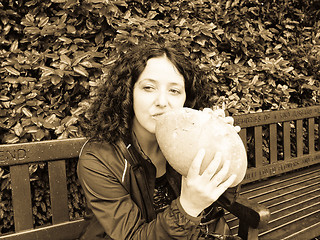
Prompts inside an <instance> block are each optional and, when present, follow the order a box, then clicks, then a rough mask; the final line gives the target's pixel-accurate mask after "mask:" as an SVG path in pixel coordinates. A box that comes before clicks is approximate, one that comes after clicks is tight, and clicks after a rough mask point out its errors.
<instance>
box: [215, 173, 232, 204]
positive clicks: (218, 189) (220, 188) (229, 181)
mask: <svg viewBox="0 0 320 240" xmlns="http://www.w3.org/2000/svg"><path fill="white" fill-rule="evenodd" d="M236 177H237V176H236V175H235V174H232V175H231V176H230V177H229V178H228V179H227V180H226V181H224V182H223V183H221V184H220V185H219V186H218V187H216V188H215V192H214V194H215V195H218V196H219V197H220V196H221V195H222V194H223V193H224V192H225V191H226V190H227V189H228V188H229V187H230V186H231V185H232V184H233V183H234V181H235V180H236ZM217 199H218V198H217Z"/></svg>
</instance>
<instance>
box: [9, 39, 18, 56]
mask: <svg viewBox="0 0 320 240" xmlns="http://www.w3.org/2000/svg"><path fill="white" fill-rule="evenodd" d="M18 47H19V41H18V40H15V41H14V42H13V43H12V45H11V47H10V52H13V53H15V52H17V50H18Z"/></svg>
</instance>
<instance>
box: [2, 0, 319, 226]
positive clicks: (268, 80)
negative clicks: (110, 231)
mask: <svg viewBox="0 0 320 240" xmlns="http://www.w3.org/2000/svg"><path fill="white" fill-rule="evenodd" d="M319 9H320V2H319V1H317V0H243V1H241V0H233V1H232V0H216V1H214V0H188V1H183V0H176V1H174V0H170V1H169V0H159V1H156V0H150V1H143V0H136V1H133V0H126V1H124V0H123V1H121V0H119V1H115V0H2V1H1V2H0V19H1V21H0V139H1V142H2V143H17V142H31V141H41V140H46V139H57V138H71V137H77V136H81V130H80V129H79V124H78V116H79V115H80V114H82V113H83V112H84V109H85V107H86V106H87V105H88V103H89V101H90V96H92V94H94V89H95V87H96V86H97V84H98V83H99V81H101V76H102V75H103V74H104V73H105V72H106V71H107V70H108V66H109V65H110V63H111V62H112V61H113V59H114V56H116V54H117V51H118V50H117V49H118V47H120V46H122V45H124V44H126V43H128V42H129V43H133V44H138V43H139V40H140V39H141V38H146V37H152V36H156V35H161V36H163V37H165V38H166V39H169V40H171V41H179V42H181V43H182V44H183V45H185V46H186V47H187V48H188V49H189V52H188V53H186V54H190V57H191V58H193V59H194V61H196V62H197V63H198V64H199V66H200V67H201V68H203V69H205V70H206V71H207V74H208V75H207V76H208V77H207V80H208V83H209V85H210V86H212V87H211V88H209V89H207V95H206V96H205V97H204V99H203V101H204V103H203V104H204V105H208V106H213V105H215V104H217V105H221V104H222V103H223V102H224V103H225V105H226V108H227V110H228V111H229V113H230V114H236V113H249V112H257V111H262V110H271V109H287V108H293V107H298V106H308V105H314V104H318V102H319V79H320V54H319V52H320V21H319V19H320V10H319ZM43 169H45V167H43V168H41V167H40V165H38V166H36V168H35V171H34V168H32V167H31V168H30V174H31V175H32V176H33V175H35V174H36V175H38V178H39V179H41V176H42V173H41V172H42V171H44V170H43ZM8 176H9V172H8V169H6V168H2V169H0V181H1V182H0V186H1V192H0V199H1V202H0V204H1V206H0V207H1V208H0V219H4V220H0V226H4V227H2V228H1V227H0V228H1V232H6V231H8V229H11V228H12V226H11V223H10V219H11V222H12V212H11V210H10V208H11V207H10V200H8V199H9V198H8V194H9V193H10V190H9V189H10V182H9V180H8V179H9V177H8ZM42 181H44V182H45V180H42ZM75 182H76V180H75ZM37 184H38V183H37ZM39 184H40V185H41V186H42V185H43V184H45V183H39ZM39 184H38V185H39ZM40 185H39V186H40ZM72 188H73V187H70V189H72ZM44 189H46V188H45V187H44ZM75 189H77V188H74V192H77V191H78V190H75ZM39 194H42V195H43V196H42V197H41V199H47V195H46V190H43V192H40V193H39ZM39 196H40V195H39ZM77 196H78V195H77V194H76V197H75V199H76V200H72V201H75V202H73V203H71V205H72V204H75V203H76V204H78V205H79V206H80V207H79V209H81V206H82V203H83V202H82V198H81V197H80V198H79V197H77ZM39 199H40V198H39ZM79 199H80V200H79ZM36 201H37V200H35V202H36ZM46 201H47V200H44V202H46ZM39 204H40V205H39V207H38V209H42V210H43V209H44V210H46V206H45V205H43V204H41V203H39ZM40 212H41V211H40ZM42 212H43V214H40V215H41V216H40V217H35V219H36V220H35V221H36V223H35V224H36V225H37V224H42V223H45V222H47V221H50V215H45V216H42V215H44V212H46V211H42ZM80 212H81V210H80ZM35 213H36V214H35V215H37V213H38V212H36V211H35ZM73 215H74V216H75V217H77V216H78V213H75V214H73ZM80 215H81V213H80ZM1 221H2V222H1ZM4 221H6V224H5V225H4V224H2V223H3V222H4Z"/></svg>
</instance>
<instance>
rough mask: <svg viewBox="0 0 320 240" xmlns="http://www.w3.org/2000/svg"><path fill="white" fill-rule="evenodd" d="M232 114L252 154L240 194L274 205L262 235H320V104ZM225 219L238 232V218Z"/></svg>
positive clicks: (304, 239)
mask: <svg viewBox="0 0 320 240" xmlns="http://www.w3.org/2000/svg"><path fill="white" fill-rule="evenodd" d="M234 118H235V125H240V126H241V127H242V130H241V132H240V136H241V138H242V140H243V141H244V142H245V143H246V146H247V147H248V158H249V159H248V161H249V168H248V170H247V174H246V177H245V179H244V181H243V187H242V191H241V196H242V197H244V198H247V199H250V200H253V201H255V202H258V203H260V204H262V205H264V206H265V207H267V208H268V209H269V210H270V215H271V217H270V221H269V224H268V226H267V227H266V228H264V229H260V230H259V233H258V235H259V239H266V240H278V239H281V240H284V239H295V240H308V239H312V238H315V237H317V236H320V138H319V133H320V132H319V131H320V106H312V107H306V108H300V109H290V110H279V111H272V112H263V113H255V114H250V115H239V116H235V117H234ZM227 218H228V222H229V224H230V225H231V226H232V229H233V231H234V232H236V231H237V229H238V226H237V225H238V220H237V219H236V218H235V217H233V216H232V214H230V215H228V216H227Z"/></svg>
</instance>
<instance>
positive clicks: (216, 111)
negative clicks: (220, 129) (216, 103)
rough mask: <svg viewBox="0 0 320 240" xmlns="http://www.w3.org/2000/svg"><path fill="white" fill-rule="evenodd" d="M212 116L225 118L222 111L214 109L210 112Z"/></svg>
mask: <svg viewBox="0 0 320 240" xmlns="http://www.w3.org/2000/svg"><path fill="white" fill-rule="evenodd" d="M212 115H214V116H215V117H217V118H218V117H222V118H224V117H225V116H226V114H225V112H224V110H223V109H216V110H214V111H213V112H212Z"/></svg>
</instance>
